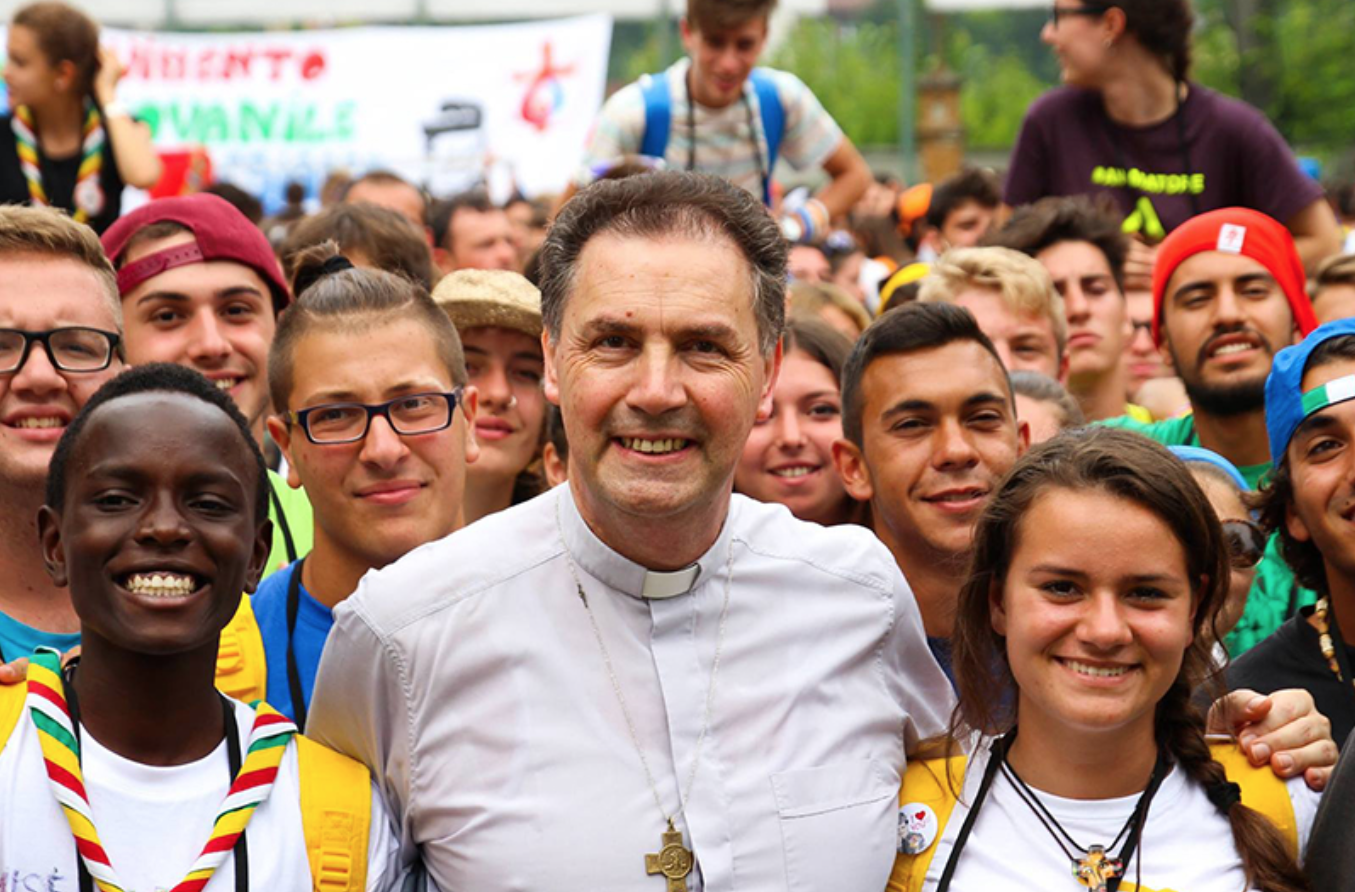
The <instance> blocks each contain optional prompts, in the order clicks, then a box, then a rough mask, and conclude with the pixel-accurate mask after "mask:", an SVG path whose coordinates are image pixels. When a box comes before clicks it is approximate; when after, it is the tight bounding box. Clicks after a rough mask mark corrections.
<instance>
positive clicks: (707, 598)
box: [0, 0, 1355, 892]
mask: <svg viewBox="0 0 1355 892" xmlns="http://www.w3.org/2000/svg"><path fill="white" fill-rule="evenodd" d="M774 6H775V2H774V0H723V2H721V0H689V2H688V5H687V9H686V14H685V15H684V16H683V18H682V24H681V28H682V35H683V44H684V48H685V49H686V52H687V55H686V57H684V59H682V60H681V61H680V62H679V63H677V64H676V65H674V66H672V67H671V68H669V69H668V70H666V71H664V72H661V73H656V74H655V75H652V76H648V77H646V78H642V79H641V80H640V81H639V82H637V83H635V84H633V85H630V86H627V87H625V88H623V89H622V90H620V91H618V92H617V93H616V94H615V95H614V96H613V98H612V99H611V100H609V101H608V103H607V104H606V106H605V107H604V109H603V112H602V114H601V117H600V119H599V122H598V126H597V128H596V129H595V132H594V135H593V137H592V143H591V145H590V146H589V147H588V155H587V163H586V164H585V165H584V170H585V171H586V173H581V174H580V177H579V179H578V181H577V182H576V183H575V184H574V185H573V186H572V187H571V189H570V192H569V194H567V195H566V196H564V197H563V198H562V200H561V201H559V202H558V203H557V204H556V206H555V207H554V208H552V209H551V210H553V212H554V213H555V218H554V220H553V222H551V224H550V228H549V230H548V231H546V232H544V233H543V232H541V230H542V229H544V226H543V225H542V224H543V221H542V219H541V215H540V214H539V213H537V211H538V210H544V209H545V208H544V206H543V207H542V208H537V209H535V210H534V209H533V206H532V205H531V203H529V202H526V201H514V202H512V203H510V207H509V208H501V207H497V206H495V205H493V204H491V203H490V202H489V201H488V199H487V198H485V197H484V196H483V195H482V194H478V193H471V194H467V195H462V196H455V197H452V198H450V199H447V200H443V201H432V200H430V198H429V196H427V195H426V194H425V193H424V192H423V191H422V190H421V189H420V188H418V187H417V186H416V185H414V184H411V183H409V182H407V181H405V180H403V179H401V178H400V177H399V176H397V175H395V174H393V173H390V172H387V171H373V172H369V173H367V174H365V175H363V176H361V177H359V178H357V179H356V180H353V181H351V182H349V183H348V184H347V185H346V186H345V187H344V188H342V189H338V190H336V191H335V193H334V194H333V195H332V196H331V197H332V199H333V200H332V201H330V202H329V203H328V204H327V206H326V207H324V208H323V209H322V210H321V211H319V212H318V213H315V214H311V215H304V214H302V213H289V214H287V215H286V216H285V218H283V217H279V218H275V219H272V220H267V221H263V222H261V223H260V224H259V225H255V224H254V223H252V222H251V221H250V220H249V219H248V217H247V216H246V215H245V214H244V213H242V211H241V210H240V209H238V208H237V207H235V206H233V205H232V204H231V203H230V202H228V201H227V200H224V199H223V198H221V197H218V196H217V195H208V194H198V195H190V196H183V197H178V198H171V199H159V200H155V201H151V202H149V203H148V204H146V205H144V206H143V207H140V208H138V209H137V210H135V211H132V212H131V213H128V214H125V215H120V213H119V210H120V208H119V205H118V201H117V196H118V194H120V192H121V189H122V185H123V184H124V183H125V184H132V185H136V184H143V185H144V184H146V183H147V182H150V181H153V180H154V179H155V178H156V176H158V170H157V169H156V168H157V163H156V162H154V160H153V159H154V155H153V153H152V152H151V151H150V146H149V142H148V140H146V138H145V135H144V133H143V132H142V131H141V130H139V129H138V128H137V125H136V124H135V122H134V121H132V120H131V119H130V118H129V117H128V116H127V114H126V111H125V109H124V108H123V107H122V106H121V105H120V104H119V103H118V102H117V99H116V93H115V90H116V85H117V80H118V66H117V62H116V60H115V59H113V58H112V57H111V56H109V55H108V54H106V53H101V52H100V51H99V50H98V38H97V27H96V26H95V25H94V24H93V23H92V22H91V21H90V20H89V19H87V18H86V17H84V16H83V15H82V14H80V13H78V12H76V11H75V10H73V9H71V8H70V7H66V6H64V5H62V4H60V3H53V2H40V3H36V4H31V5H29V6H27V7H24V8H23V9H22V10H20V11H19V12H18V13H16V14H15V17H14V19H13V21H12V22H11V27H10V32H9V34H10V36H9V41H10V44H9V61H8V63H7V67H6V73H5V78H6V81H7V83H8V84H9V87H10V91H11V99H12V103H13V108H14V111H13V112H12V114H11V116H10V120H11V123H12V124H13V125H14V126H13V127H12V128H9V129H10V130H12V131H13V136H14V139H15V143H14V147H13V158H12V159H11V160H12V163H13V164H15V165H16V170H17V171H19V172H20V173H21V174H22V177H23V179H22V180H16V183H19V184H21V185H22V189H20V188H19V186H16V188H15V189H13V190H9V192H6V191H5V190H6V189H7V188H8V187H7V186H6V185H5V183H6V182H7V181H6V180H5V179H4V177H3V176H0V199H3V200H5V201H8V202H10V203H12V204H29V205H33V206H32V207H0V500H3V502H4V506H5V509H6V510H5V511H4V513H3V515H2V516H3V517H4V518H5V519H4V520H3V521H2V522H0V566H3V568H4V569H5V570H6V571H7V577H6V578H7V581H6V583H5V584H3V585H0V892H9V890H20V889H38V888H43V889H48V890H51V892H55V890H60V889H72V890H75V889H80V890H85V889H90V890H92V889H94V888H96V887H97V888H99V889H103V890H131V889H148V888H167V889H169V888H172V889H176V890H179V889H182V890H189V889H204V888H205V889H208V890H209V892H210V890H219V889H226V888H229V887H231V886H234V888H236V889H248V888H250V887H251V885H252V886H253V887H254V888H279V889H298V890H299V889H307V888H312V889H316V890H320V889H325V890H387V889H401V890H405V889H408V890H419V889H431V888H438V889H447V890H451V889H462V888H476V889H487V890H496V889H503V890H509V889H520V888H544V887H547V886H554V887H564V888H570V889H573V888H580V889H582V888H597V889H613V888H616V889H619V888H626V889H645V888H654V889H659V888H663V887H664V886H663V885H661V884H666V888H667V889H669V890H670V892H671V890H686V889H710V890H734V889H743V888H748V889H772V888H786V889H797V890H799V889H803V890H828V889H832V890H852V892H857V890H860V892H876V890H882V889H886V888H888V889H890V890H910V892H911V890H946V889H957V890H958V889H987V888H991V887H994V886H1006V885H1012V886H1023V887H1024V886H1029V887H1032V888H1034V887H1038V888H1041V889H1051V890H1057V889H1068V890H1070V892H1072V890H1075V889H1077V888H1090V889H1095V890H1105V892H1116V890H1120V889H1123V890H1125V892H1129V890H1130V889H1136V890H1147V889H1166V888H1176V889H1192V890H1196V889H1198V890H1214V889H1218V890H1220V892H1222V890H1229V892H1232V890H1237V889H1248V890H1253V889H1254V890H1258V892H1261V890H1267V892H1298V890H1303V889H1321V890H1327V889H1345V888H1355V872H1349V871H1343V869H1342V868H1341V865H1344V864H1345V863H1346V861H1347V860H1348V859H1349V855H1348V852H1349V851H1350V850H1351V846H1350V843H1351V834H1350V832H1349V829H1348V826H1347V823H1346V822H1344V821H1343V820H1342V818H1343V816H1344V815H1345V814H1346V811H1347V810H1348V808H1349V805H1348V802H1349V801H1350V799H1349V797H1350V796H1352V795H1355V793H1352V792H1348V788H1349V787H1350V786H1351V785H1355V769H1348V768H1347V767H1345V765H1344V763H1341V764H1340V765H1339V766H1338V767H1337V768H1336V770H1335V771H1333V766H1334V765H1337V760H1338V753H1339V752H1340V750H1341V745H1342V744H1343V743H1344V742H1345V738H1346V736H1347V735H1348V734H1349V733H1350V732H1351V731H1352V730H1355V684H1353V681H1355V674H1352V668H1351V667H1352V666H1355V648H1350V647H1347V645H1346V644H1345V641H1344V638H1343V636H1342V634H1341V631H1340V630H1341V628H1342V626H1343V625H1344V626H1345V627H1347V628H1350V627H1355V600H1352V598H1355V595H1352V593H1351V592H1347V591H1346V590H1345V581H1349V580H1350V579H1352V578H1355V532H1352V530H1351V529H1350V523H1351V518H1352V516H1355V484H1352V482H1351V481H1352V480H1355V475H1352V474H1351V472H1350V468H1351V462H1352V461H1355V321H1352V320H1351V319H1350V318H1348V316H1347V314H1348V313H1349V312H1350V308H1351V303H1352V302H1351V299H1350V297H1351V295H1350V293H1349V292H1350V291H1351V288H1352V282H1355V272H1352V268H1355V260H1352V259H1351V258H1350V257H1345V256H1340V255H1339V253H1338V249H1339V241H1340V239H1339V238H1338V237H1337V236H1339V229H1338V226H1337V222H1336V217H1335V215H1333V214H1332V213H1331V212H1330V209H1329V207H1328V205H1327V203H1326V199H1325V198H1324V196H1323V192H1322V189H1321V187H1320V186H1319V185H1317V184H1316V183H1314V182H1312V181H1309V180H1306V179H1303V178H1302V175H1301V174H1300V173H1299V172H1298V170H1297V167H1296V166H1295V165H1294V162H1293V158H1292V155H1291V154H1290V152H1289V150H1288V147H1287V146H1286V145H1285V144H1284V142H1283V140H1282V139H1281V138H1280V137H1279V135H1278V134H1277V133H1276V132H1275V131H1274V130H1273V128H1271V127H1270V126H1269V124H1268V123H1266V122H1265V120H1264V118H1262V117H1261V116H1260V115H1259V113H1257V112H1256V111H1255V110H1253V109H1250V108H1248V107H1246V106H1243V105H1241V104H1240V103H1237V102H1235V101H1234V100H1230V99H1227V98H1226V97H1223V96H1221V95H1219V94H1217V93H1214V92H1212V91H1210V90H1208V89H1207V88H1205V87H1202V86H1200V85H1198V84H1196V83H1194V82H1192V81H1191V80H1190V78H1189V60H1190V45H1189V36H1188V34H1189V27H1188V26H1189V22H1190V20H1191V15H1192V13H1191V9H1190V6H1189V4H1188V3H1187V2H1186V0H1166V2H1163V0H1114V2H1107V3H1102V4H1084V5H1079V4H1077V3H1075V2H1070V0H1055V4H1054V7H1053V12H1052V13H1051V17H1050V21H1049V23H1048V25H1047V26H1046V28H1045V30H1044V32H1043V37H1044V40H1045V41H1046V42H1047V43H1048V44H1049V45H1050V46H1051V48H1052V49H1053V50H1054V52H1055V53H1056V55H1057V56H1058V59H1059V62H1060V66H1061V70H1062V73H1063V79H1064V81H1065V86H1063V87H1061V88H1059V89H1058V90H1056V91H1054V92H1053V93H1051V94H1049V95H1047V96H1045V97H1042V98H1041V100H1039V101H1038V102H1037V103H1036V104H1035V105H1033V106H1032V107H1031V109H1030V111H1029V113H1028V115H1027V119H1026V122H1025V125H1024V126H1023V129H1022V133H1021V136H1020V138H1019V140H1018V144H1017V147H1016V150H1015V152H1014V154H1013V158H1012V163H1011V169H1010V170H1009V171H1008V173H1007V176H1006V180H1005V186H1003V185H1001V182H1000V180H999V178H998V177H997V176H996V175H994V174H992V173H991V172H987V171H981V170H976V169H966V170H964V171H962V172H961V173H959V174H958V175H956V176H955V177H953V178H951V179H950V180H948V181H946V182H944V183H940V184H937V186H936V187H935V188H934V189H933V188H930V187H928V188H927V189H925V190H918V189H913V190H907V191H904V190H901V189H899V188H897V187H896V185H895V184H893V183H891V182H889V181H887V180H878V181H877V180H872V178H871V176H870V173H869V170H868V169H867V168H866V166H865V163H864V161H863V160H862V158H861V156H860V154H859V153H858V152H857V151H856V149H855V148H854V147H853V146H852V144H851V142H850V141H849V140H848V139H847V138H846V137H845V136H844V135H843V134H842V131H841V130H840V128H838V126H837V125H836V124H835V123H834V122H833V120H832V118H831V116H830V115H829V113H828V112H827V111H826V110H825V109H824V108H823V107H822V106H821V105H820V104H819V103H818V101H817V100H816V99H815V98H814V96H813V94H812V93H811V92H810V91H809V90H808V88H806V87H805V86H804V84H803V83H802V82H800V81H799V80H798V79H796V78H794V77H793V76H791V75H789V74H787V73H784V72H777V71H773V70H770V69H762V68H758V67H757V65H756V63H757V60H758V57H759V55H760V53H761V51H762V49H763V47H764V44H765V42H766V38H767V33H768V20H769V17H770V15H771V12H772V9H773V8H774ZM0 131H3V132H8V131H7V130H6V129H5V128H0ZM76 134H82V135H81V136H80V139H74V137H73V135H76ZM1107 153H1109V154H1107ZM10 154H11V150H9V149H6V147H5V146H4V145H3V144H0V173H3V167H4V163H6V162H4V161H3V159H5V158H10ZM636 156H640V158H639V159H637V157H636ZM644 156H649V157H648V160H640V159H643V158H644ZM656 159H657V160H656ZM778 159H781V160H783V161H785V162H787V163H789V164H791V165H793V166H803V167H808V168H811V169H812V168H818V169H821V172H822V175H823V179H824V180H825V185H824V186H823V188H822V189H821V190H820V191H819V192H818V193H817V194H816V195H812V196H807V197H792V198H789V199H787V198H784V197H783V196H781V195H780V194H779V190H778V189H777V184H776V182H775V178H774V173H775V169H776V164H777V161H778ZM68 168H69V169H68ZM665 168H666V169H665ZM91 170H93V171H94V174H93V176H91V174H90V171H91ZM10 185H15V184H10ZM1178 186H1179V187H1180V188H1177V187H1178ZM11 192H13V193H14V194H10V193H11ZM1004 202H1005V204H1004ZM63 209H64V212H63ZM510 212H512V213H510ZM534 230H535V234H534ZM96 233H98V234H96ZM100 236H101V237H100ZM788 282H789V285H788ZM313 741H314V742H313ZM1324 789H1326V792H1325V793H1324V792H1323V790H1324ZM524 843H530V854H527V853H526V852H525V850H524ZM1131 884H1132V885H1131Z"/></svg>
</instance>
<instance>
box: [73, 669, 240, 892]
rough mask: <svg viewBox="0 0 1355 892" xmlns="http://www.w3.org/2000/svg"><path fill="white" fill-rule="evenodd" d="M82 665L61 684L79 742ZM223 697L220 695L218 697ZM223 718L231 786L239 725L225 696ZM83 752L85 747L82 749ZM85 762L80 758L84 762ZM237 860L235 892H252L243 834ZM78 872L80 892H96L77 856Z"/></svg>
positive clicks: (236, 761) (237, 768) (235, 772)
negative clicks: (77, 688) (78, 693)
mask: <svg viewBox="0 0 1355 892" xmlns="http://www.w3.org/2000/svg"><path fill="white" fill-rule="evenodd" d="M78 665H79V662H78V661H76V662H72V663H71V664H70V665H69V666H67V667H66V671H65V672H64V673H62V681H63V682H64V683H65V689H66V691H65V693H66V708H67V710H68V711H69V712H70V716H71V727H72V728H73V729H74V730H75V742H76V743H77V744H79V743H80V701H79V698H78V697H77V696H76V694H75V670H76V667H77V666H78ZM218 696H221V695H218ZM221 716H222V718H223V719H224V721H225V725H226V763H227V765H228V766H229V769H230V780H231V783H234V782H235V777H236V775H238V774H239V773H240V765H241V761H242V760H241V756H240V726H239V725H238V724H236V721H235V710H234V709H233V708H232V707H231V703H230V701H229V700H227V699H226V698H225V697H224V696H221ZM80 752H81V753H83V752H84V750H83V747H82V748H80ZM83 761H84V759H83V758H82V759H81V762H82V763H83ZM231 855H232V857H233V858H234V861H235V892H249V845H248V843H247V842H246V841H245V834H244V833H243V832H241V834H240V838H239V840H237V841H236V843H235V848H234V849H233V850H232V851H231ZM75 864H76V869H77V871H78V882H79V884H80V892H95V890H94V878H93V877H91V876H90V875H89V870H88V869H87V868H86V867H85V859H84V858H79V857H77V858H76V859H75Z"/></svg>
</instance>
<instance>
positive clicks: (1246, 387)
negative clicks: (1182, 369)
mask: <svg viewBox="0 0 1355 892" xmlns="http://www.w3.org/2000/svg"><path fill="white" fill-rule="evenodd" d="M1181 382H1182V383H1183V384H1184V385H1185V387H1186V396H1188V397H1189V398H1190V405H1191V407H1192V408H1193V409H1194V410H1195V411H1196V412H1199V413H1201V414H1204V415H1214V416H1216V417H1220V418H1231V417H1234V416H1237V415H1246V414H1248V413H1251V412H1259V411H1261V410H1262V409H1264V408H1265V407H1266V379H1265V378H1262V379H1261V380H1259V381H1233V382H1230V383H1228V384H1205V383H1203V382H1201V381H1191V380H1189V379H1187V378H1182V379H1181Z"/></svg>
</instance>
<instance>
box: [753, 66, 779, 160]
mask: <svg viewBox="0 0 1355 892" xmlns="http://www.w3.org/2000/svg"><path fill="white" fill-rule="evenodd" d="M748 80H749V82H751V83H752V85H753V92H754V93H756V94H757V106H758V111H759V112H760V113H761V115H762V135H763V137H764V138H765V139H766V140H767V179H768V180H770V179H771V176H772V169H773V168H774V167H776V157H777V155H778V153H780V151H781V138H782V137H783V136H785V133H786V110H785V109H784V108H783V107H782V106H781V94H780V92H778V91H777V89H776V81H775V80H774V79H773V78H772V75H771V72H769V71H768V70H767V69H766V68H754V69H753V71H752V73H751V74H749V75H748Z"/></svg>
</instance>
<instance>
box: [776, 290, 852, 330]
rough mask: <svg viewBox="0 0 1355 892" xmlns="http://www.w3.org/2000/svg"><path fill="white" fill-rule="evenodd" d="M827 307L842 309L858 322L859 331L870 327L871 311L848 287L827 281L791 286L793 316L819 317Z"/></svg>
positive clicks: (791, 311) (790, 307)
mask: <svg viewBox="0 0 1355 892" xmlns="http://www.w3.org/2000/svg"><path fill="white" fill-rule="evenodd" d="M825 307H833V308H834V309H837V310H841V311H842V312H843V313H845V314H846V315H847V318H849V319H851V320H852V322H854V323H856V327H857V329H858V330H859V331H865V330H866V329H867V328H869V327H870V313H868V312H866V308H865V307H864V306H862V305H861V301H859V300H857V299H855V298H854V297H852V296H851V295H850V294H848V293H847V291H846V289H844V288H841V287H839V286H837V285H832V284H829V283H827V282H796V283H795V284H793V285H791V286H790V306H789V310H790V313H791V315H792V316H795V317H797V318H801V319H804V318H809V319H814V318H818V315H819V313H820V312H821V311H822V310H823V309H824V308H825Z"/></svg>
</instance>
